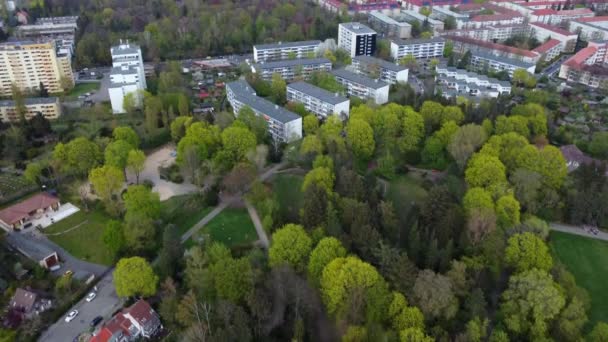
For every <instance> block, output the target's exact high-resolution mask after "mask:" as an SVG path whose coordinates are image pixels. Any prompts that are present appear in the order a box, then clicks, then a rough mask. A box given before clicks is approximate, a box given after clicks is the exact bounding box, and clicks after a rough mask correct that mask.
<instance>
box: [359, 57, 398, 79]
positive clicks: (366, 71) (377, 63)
mask: <svg viewBox="0 0 608 342" xmlns="http://www.w3.org/2000/svg"><path fill="white" fill-rule="evenodd" d="M352 65H353V67H354V68H355V70H356V72H357V73H359V74H363V75H366V76H369V77H371V78H378V79H380V80H381V81H384V82H386V83H388V84H395V83H407V79H408V73H409V70H408V68H406V67H404V66H402V65H399V64H396V63H391V62H387V61H385V60H383V59H380V58H375V57H370V56H357V57H355V58H353V63H352Z"/></svg>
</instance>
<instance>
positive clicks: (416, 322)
mask: <svg viewBox="0 0 608 342" xmlns="http://www.w3.org/2000/svg"><path fill="white" fill-rule="evenodd" d="M388 315H389V317H390V321H391V325H392V327H393V329H395V330H396V331H401V330H405V329H410V328H418V329H424V316H423V315H422V312H421V311H420V309H418V308H417V307H415V306H408V304H407V300H406V299H405V296H403V295H402V294H401V293H399V292H393V299H392V301H391V304H390V306H389V308H388Z"/></svg>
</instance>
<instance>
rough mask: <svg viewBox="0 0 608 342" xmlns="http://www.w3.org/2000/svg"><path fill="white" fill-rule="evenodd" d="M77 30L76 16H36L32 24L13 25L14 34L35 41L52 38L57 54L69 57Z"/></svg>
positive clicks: (72, 53)
mask: <svg viewBox="0 0 608 342" xmlns="http://www.w3.org/2000/svg"><path fill="white" fill-rule="evenodd" d="M77 30H78V17H77V16H70V17H49V18H38V19H37V20H36V22H35V23H34V24H30V25H20V26H17V27H15V36H17V37H19V38H26V39H31V40H35V41H48V40H54V41H55V44H56V47H57V52H58V54H61V55H69V58H71V56H73V55H74V40H75V35H76V31H77Z"/></svg>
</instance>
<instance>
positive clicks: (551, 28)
mask: <svg viewBox="0 0 608 342" xmlns="http://www.w3.org/2000/svg"><path fill="white" fill-rule="evenodd" d="M530 26H537V27H540V28H543V29H545V30H549V31H552V32H555V33H558V34H561V35H564V36H576V33H572V32H570V31H567V30H564V29H563V28H560V27H557V26H553V25H549V24H544V23H541V22H536V23H530Z"/></svg>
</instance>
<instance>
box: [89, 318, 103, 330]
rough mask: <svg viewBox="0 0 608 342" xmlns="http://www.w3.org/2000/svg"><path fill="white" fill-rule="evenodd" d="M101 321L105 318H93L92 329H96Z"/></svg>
mask: <svg viewBox="0 0 608 342" xmlns="http://www.w3.org/2000/svg"><path fill="white" fill-rule="evenodd" d="M101 321H103V317H101V316H97V317H95V318H93V320H92V321H91V327H92V328H93V327H95V326H96V325H97V324H99V322H101Z"/></svg>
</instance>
